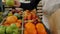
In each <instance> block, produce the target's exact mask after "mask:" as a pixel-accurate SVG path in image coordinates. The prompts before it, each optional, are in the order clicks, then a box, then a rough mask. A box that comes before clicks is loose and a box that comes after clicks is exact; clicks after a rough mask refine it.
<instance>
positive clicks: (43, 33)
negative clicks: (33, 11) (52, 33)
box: [36, 23, 47, 34]
mask: <svg viewBox="0 0 60 34" xmlns="http://www.w3.org/2000/svg"><path fill="white" fill-rule="evenodd" d="M36 28H37V32H38V34H47V32H46V30H45V28H44V26H43V24H41V23H38V24H36Z"/></svg>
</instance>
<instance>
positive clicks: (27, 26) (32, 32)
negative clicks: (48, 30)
mask: <svg viewBox="0 0 60 34" xmlns="http://www.w3.org/2000/svg"><path fill="white" fill-rule="evenodd" d="M25 29H26V30H27V31H28V34H37V32H36V29H35V25H34V24H33V23H30V22H28V23H26V24H25Z"/></svg>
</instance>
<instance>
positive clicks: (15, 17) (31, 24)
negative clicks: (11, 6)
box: [3, 10, 47, 34]
mask: <svg viewBox="0 0 60 34" xmlns="http://www.w3.org/2000/svg"><path fill="white" fill-rule="evenodd" d="M13 11H14V10H13ZM11 14H12V15H11ZM22 17H23V18H22ZM22 19H23V21H24V22H22ZM23 23H24V24H23ZM22 24H23V27H24V34H47V32H46V30H45V28H44V25H43V24H42V23H41V20H40V19H39V18H38V16H37V15H36V10H32V11H29V10H26V11H25V12H23V14H20V13H19V12H14V14H13V13H10V14H9V16H7V18H6V21H5V22H4V23H3V25H4V26H7V27H6V34H19V31H20V33H21V30H19V29H20V28H21V27H22ZM18 30H19V31H18Z"/></svg>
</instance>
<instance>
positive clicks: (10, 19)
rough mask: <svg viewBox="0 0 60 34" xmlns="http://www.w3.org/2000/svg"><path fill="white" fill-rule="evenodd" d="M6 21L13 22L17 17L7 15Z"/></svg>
mask: <svg viewBox="0 0 60 34" xmlns="http://www.w3.org/2000/svg"><path fill="white" fill-rule="evenodd" d="M6 21H7V22H8V23H15V22H16V21H17V17H16V16H9V17H7V19H6Z"/></svg>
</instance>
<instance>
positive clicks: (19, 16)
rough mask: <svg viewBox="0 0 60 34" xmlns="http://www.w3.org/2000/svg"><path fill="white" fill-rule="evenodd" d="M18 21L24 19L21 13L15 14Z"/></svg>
mask: <svg viewBox="0 0 60 34" xmlns="http://www.w3.org/2000/svg"><path fill="white" fill-rule="evenodd" d="M14 15H15V16H16V17H17V18H18V19H22V16H21V15H20V14H19V13H15V14H14Z"/></svg>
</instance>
